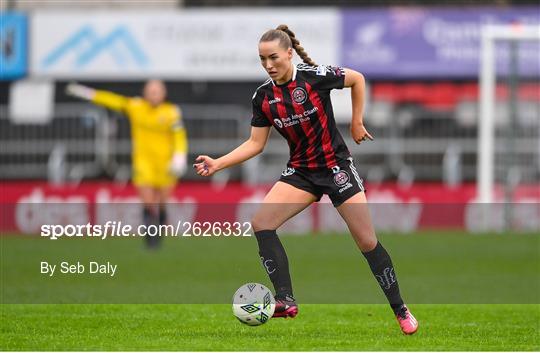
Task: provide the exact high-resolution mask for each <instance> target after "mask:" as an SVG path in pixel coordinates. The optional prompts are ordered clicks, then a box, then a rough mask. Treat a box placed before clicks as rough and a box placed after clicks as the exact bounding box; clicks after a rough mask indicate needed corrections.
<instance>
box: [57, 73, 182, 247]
mask: <svg viewBox="0 0 540 353" xmlns="http://www.w3.org/2000/svg"><path fill="white" fill-rule="evenodd" d="M66 92H67V93H68V94H69V95H72V96H75V97H78V98H81V99H85V100H89V101H92V102H94V103H96V104H99V105H103V106H105V107H107V108H110V109H113V110H116V111H118V112H121V113H123V114H125V115H126V116H127V117H128V118H129V121H130V123H131V138H132V160H133V183H134V184H135V186H136V187H137V191H138V193H139V196H140V198H141V200H142V202H143V204H144V209H143V219H144V222H145V224H146V225H147V226H149V225H158V224H165V222H166V219H167V216H166V207H165V206H166V202H167V199H168V198H169V195H170V193H171V191H172V189H173V188H174V185H175V183H176V180H177V178H178V177H180V176H182V175H183V174H184V172H185V170H186V165H187V164H186V161H187V151H188V144H187V137H186V130H185V129H184V126H183V124H182V116H181V113H180V109H179V108H178V106H176V105H174V104H172V103H169V102H166V101H165V99H166V96H167V89H166V87H165V84H164V83H163V82H162V81H160V80H150V81H148V82H146V84H145V86H144V89H143V98H138V97H124V96H121V95H118V94H115V93H112V92H107V91H101V90H95V89H92V88H89V87H86V86H83V85H79V84H75V83H72V84H69V85H68V86H67V88H66ZM145 239H146V241H147V245H148V247H150V248H154V247H157V246H159V239H160V237H158V236H156V237H151V236H146V237H145Z"/></svg>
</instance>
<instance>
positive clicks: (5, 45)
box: [0, 12, 28, 80]
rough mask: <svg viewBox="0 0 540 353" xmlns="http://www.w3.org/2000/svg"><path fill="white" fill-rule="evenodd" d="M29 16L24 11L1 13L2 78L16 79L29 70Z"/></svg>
mask: <svg viewBox="0 0 540 353" xmlns="http://www.w3.org/2000/svg"><path fill="white" fill-rule="evenodd" d="M27 23H28V21H27V17H26V15H24V14H22V13H17V12H6V13H2V14H0V53H1V54H0V78H1V79H2V80H14V79H18V78H21V77H24V76H25V75H26V72H27V62H28V60H27V53H28V48H27V43H28V42H27V27H28V26H27Z"/></svg>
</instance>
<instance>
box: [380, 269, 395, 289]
mask: <svg viewBox="0 0 540 353" xmlns="http://www.w3.org/2000/svg"><path fill="white" fill-rule="evenodd" d="M375 277H377V281H379V284H380V285H381V287H382V288H384V289H389V288H390V287H391V286H392V284H394V283H396V274H395V273H394V268H393V267H387V268H385V269H384V270H383V272H382V274H381V275H375Z"/></svg>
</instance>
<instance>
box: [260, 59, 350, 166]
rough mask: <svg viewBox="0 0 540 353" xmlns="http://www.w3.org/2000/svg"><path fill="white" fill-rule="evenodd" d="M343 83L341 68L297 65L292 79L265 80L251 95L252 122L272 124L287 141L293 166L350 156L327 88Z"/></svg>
mask: <svg viewBox="0 0 540 353" xmlns="http://www.w3.org/2000/svg"><path fill="white" fill-rule="evenodd" d="M344 84H345V72H344V70H343V68H340V67H332V66H324V65H319V66H311V65H307V64H298V65H297V66H295V67H294V72H293V76H292V79H291V80H290V81H289V82H286V83H284V84H281V85H278V84H276V83H275V82H274V81H273V80H271V79H268V80H267V81H266V82H265V83H264V84H262V85H261V86H259V87H258V88H257V90H256V91H255V94H254V95H253V100H252V105H253V117H252V119H251V125H252V126H256V127H263V126H273V127H274V128H275V129H276V130H277V131H278V132H279V133H280V134H281V135H282V136H283V137H284V138H285V139H286V140H287V142H288V144H289V149H290V159H289V162H288V164H287V166H289V167H292V168H309V169H327V168H332V167H334V166H336V165H338V164H339V163H341V162H344V161H345V160H347V158H349V157H350V155H351V154H350V152H349V150H348V148H347V146H346V145H345V142H344V141H343V137H342V136H341V134H340V133H339V131H338V129H337V127H336V121H335V119H334V111H333V109H332V102H331V101H330V91H331V90H332V89H335V88H337V89H342V88H343V86H344Z"/></svg>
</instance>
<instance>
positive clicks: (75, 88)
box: [66, 82, 96, 100]
mask: <svg viewBox="0 0 540 353" xmlns="http://www.w3.org/2000/svg"><path fill="white" fill-rule="evenodd" d="M66 94H67V95H70V96H73V97H77V98H81V99H85V100H92V99H93V98H94V95H95V94H96V90H95V89H93V88H90V87H87V86H83V85H80V84H78V83H76V82H72V83H70V84H68V85H67V86H66Z"/></svg>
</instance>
